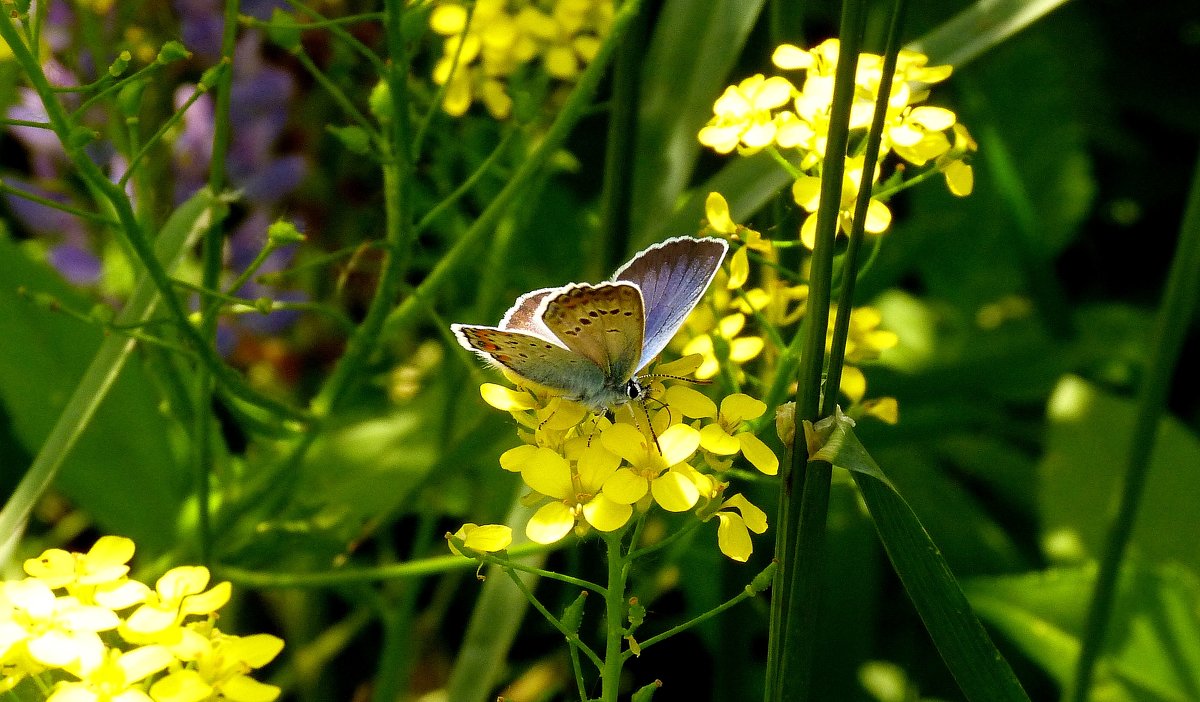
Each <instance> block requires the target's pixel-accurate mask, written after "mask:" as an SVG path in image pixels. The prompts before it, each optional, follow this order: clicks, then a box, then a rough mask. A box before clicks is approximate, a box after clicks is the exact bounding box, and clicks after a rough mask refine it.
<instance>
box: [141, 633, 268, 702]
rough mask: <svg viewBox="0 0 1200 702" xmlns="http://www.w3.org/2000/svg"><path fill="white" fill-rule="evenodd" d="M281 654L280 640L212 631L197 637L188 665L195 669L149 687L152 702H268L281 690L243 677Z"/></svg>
mask: <svg viewBox="0 0 1200 702" xmlns="http://www.w3.org/2000/svg"><path fill="white" fill-rule="evenodd" d="M282 650H283V640H282V639H280V638H279V637H276V636H271V635H270V634H253V635H251V636H232V635H226V634H222V633H221V632H220V631H218V630H216V629H213V630H212V632H211V635H210V636H209V637H198V638H197V648H196V650H195V651H193V654H194V655H193V656H192V657H189V660H190V661H193V662H194V663H195V667H194V668H193V667H187V668H183V669H180V670H176V671H173V672H172V673H170V674H169V675H167V676H166V677H164V678H162V679H161V680H159V681H157V682H155V683H154V685H152V686H151V687H150V696H151V697H152V698H153V699H154V702H192V701H193V700H209V699H217V700H228V701H229V702H271V700H274V699H275V698H277V697H279V693H280V689H279V688H278V687H276V686H274V685H267V684H265V683H261V682H259V681H257V680H255V679H254V678H252V677H250V676H249V675H247V674H246V673H248V672H250V671H251V670H253V669H256V668H261V667H263V666H264V665H266V664H267V663H270V662H271V661H272V660H273V659H274V658H275V656H277V655H279V652H280V651H282Z"/></svg>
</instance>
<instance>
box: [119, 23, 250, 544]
mask: <svg viewBox="0 0 1200 702" xmlns="http://www.w3.org/2000/svg"><path fill="white" fill-rule="evenodd" d="M239 6H240V3H239V0H226V2H225V13H224V17H223V21H224V25H223V26H222V28H221V64H220V65H223V66H226V70H224V71H222V72H221V75H219V76H218V77H217V81H216V86H215V87H216V104H215V105H214V107H213V121H214V128H213V148H212V155H211V156H210V158H209V163H208V188H209V190H210V191H212V192H213V193H219V192H221V191H222V189H224V187H225V182H226V180H225V164H226V158H227V156H228V153H229V142H230V139H231V138H232V125H231V118H230V107H231V102H232V95H233V58H234V51H235V49H236V48H237V16H238V10H239ZM200 94H201V91H200V90H199V89H197V90H196V92H195V93H194V94H193V95H192V96H191V97H190V98H189V99H188V102H187V104H185V105H184V106H183V108H182V109H180V110H176V112H175V115H173V116H172V118H173V119H174V117H175V116H179V117H182V115H183V114H184V112H185V111H186V110H187V109H188V107H189V106H190V105H191V103H192V102H194V101H195V99H197V98H198V97H199V95H200ZM169 121H170V120H168V122H169ZM162 133H163V132H162V130H159V132H158V133H156V134H155V135H154V136H152V137H151V138H150V139H149V140H148V141H147V142H146V143H145V145H143V146H142V151H140V152H139V155H140V154H141V153H144V152H145V149H147V148H149V147H150V146H151V145H152V144H153V143H154V142H155V141H156V140H157V139H158V138H159V137H160V135H161V134H162ZM132 172H133V166H132V163H131V165H130V173H132ZM224 241H225V230H224V227H223V226H222V224H221V223H217V222H214V223H213V225H212V226H210V227H209V228H208V229H207V230H206V231H205V232H204V243H203V247H202V250H201V260H202V263H201V265H202V272H201V280H202V287H203V288H206V289H208V290H216V289H217V288H218V286H219V285H220V282H221V268H222V265H221V264H222V254H223V251H224V246H223V244H224ZM220 309H221V306H220V301H219V300H217V299H216V298H212V297H208V296H201V298H200V329H199V333H200V336H201V337H202V338H203V339H204V344H205V347H206V348H211V347H215V345H216V338H217V313H218V312H219V311H220ZM213 381H214V378H213V375H212V374H211V373H210V372H209V371H208V369H207V368H205V367H204V366H203V365H202V366H200V367H199V368H198V369H197V373H196V382H195V393H196V397H195V402H194V405H193V406H194V408H195V411H194V414H193V420H192V432H193V443H192V452H191V459H192V465H191V468H192V474H193V477H194V479H195V481H196V498H197V513H198V521H199V524H198V531H199V537H200V553H201V556H202V557H203V559H204V562H205V563H209V562H211V559H212V534H213V528H212V510H211V505H210V502H211V500H210V499H209V487H210V481H209V476H210V474H211V472H212V468H213V466H212V463H213V460H212V459H213V455H212V454H213V440H214V438H215V436H216V431H215V429H216V426H215V423H214V421H213V414H212V411H211V409H210V408H211V407H212V400H213V392H214V390H215V384H214V382H213Z"/></svg>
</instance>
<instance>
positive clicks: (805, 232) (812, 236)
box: [800, 212, 817, 251]
mask: <svg viewBox="0 0 1200 702" xmlns="http://www.w3.org/2000/svg"><path fill="white" fill-rule="evenodd" d="M800 243H802V244H804V247H805V248H807V249H809V250H810V251H811V250H812V249H814V248H816V246H817V213H816V212H813V213H812V214H810V215H809V216H808V217H807V218H806V219H805V220H804V224H801V225H800Z"/></svg>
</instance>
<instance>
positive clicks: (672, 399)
mask: <svg viewBox="0 0 1200 702" xmlns="http://www.w3.org/2000/svg"><path fill="white" fill-rule="evenodd" d="M663 402H666V403H667V405H668V406H669V407H670V408H671V409H672V410H675V411H677V412H679V413H680V414H682V415H683V416H685V417H690V418H693V419H700V418H708V417H716V416H717V406H716V404H715V403H713V401H712V400H710V399H709V398H708V396H707V395H705V394H704V393H702V392H699V391H697V390H693V389H692V388H688V387H684V386H682V385H672V386H671V387H669V388H667V392H666V394H665V395H664V396H663Z"/></svg>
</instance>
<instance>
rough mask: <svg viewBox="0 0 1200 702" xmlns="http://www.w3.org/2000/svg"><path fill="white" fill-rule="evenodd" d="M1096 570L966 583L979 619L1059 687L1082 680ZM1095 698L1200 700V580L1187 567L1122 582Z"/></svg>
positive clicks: (1136, 571)
mask: <svg viewBox="0 0 1200 702" xmlns="http://www.w3.org/2000/svg"><path fill="white" fill-rule="evenodd" d="M1094 583H1095V567H1094V566H1087V567H1085V568H1056V569H1051V570H1048V571H1045V572H1036V573H1024V574H1021V575H1015V576H1004V577H997V578H977V579H972V580H970V581H968V582H967V583H965V584H964V586H965V588H964V589H965V590H966V592H967V594H968V596H969V597H970V600H971V603H972V604H974V605H975V607H976V609H977V611H978V612H979V614H980V615H981V616H982V617H983V618H984V619H986V620H987V621H988V622H989V623H991V624H992V625H994V626H995V627H996V628H997V629H998V630H999V631H1000V632H1002V633H1003V634H1004V636H1005V637H1007V638H1008V639H1009V640H1011V641H1012V642H1013V643H1014V644H1015V645H1016V646H1017V647H1018V648H1020V649H1021V651H1022V652H1024V653H1025V654H1026V655H1027V656H1029V657H1030V658H1031V659H1032V660H1033V661H1034V662H1036V663H1038V664H1039V665H1041V666H1042V668H1044V669H1045V670H1046V671H1047V672H1048V673H1049V674H1050V675H1051V677H1053V678H1054V679H1055V680H1056V681H1057V682H1058V683H1059V684H1066V683H1067V682H1068V681H1069V680H1070V678H1071V677H1072V676H1073V675H1074V672H1075V671H1074V668H1075V663H1074V661H1075V658H1076V656H1078V655H1079V636H1080V632H1081V631H1082V630H1083V621H1084V617H1085V608H1086V606H1087V602H1088V598H1087V597H1086V596H1084V595H1085V594H1086V593H1088V592H1090V591H1091V589H1092V587H1093V585H1094ZM1109 632H1110V634H1109V638H1108V645H1107V646H1106V649H1105V654H1106V656H1107V659H1106V661H1107V665H1102V666H1101V667H1100V668H1098V670H1097V672H1098V678H1097V680H1096V684H1095V688H1094V692H1093V695H1094V699H1104V700H1106V701H1107V700H1112V701H1114V702H1117V701H1120V700H1130V701H1133V700H1146V701H1150V700H1162V701H1164V702H1166V701H1171V702H1184V701H1185V700H1195V699H1200V581H1198V580H1197V578H1196V576H1195V574H1194V573H1192V572H1190V571H1187V570H1186V569H1184V568H1182V567H1179V566H1164V567H1159V568H1153V567H1149V566H1147V565H1145V564H1144V563H1131V564H1129V565H1128V566H1127V567H1126V568H1125V570H1124V572H1123V573H1122V578H1121V581H1120V583H1119V588H1118V596H1117V601H1116V605H1115V607H1114V611H1113V618H1112V624H1111V625H1110V628H1109Z"/></svg>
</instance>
